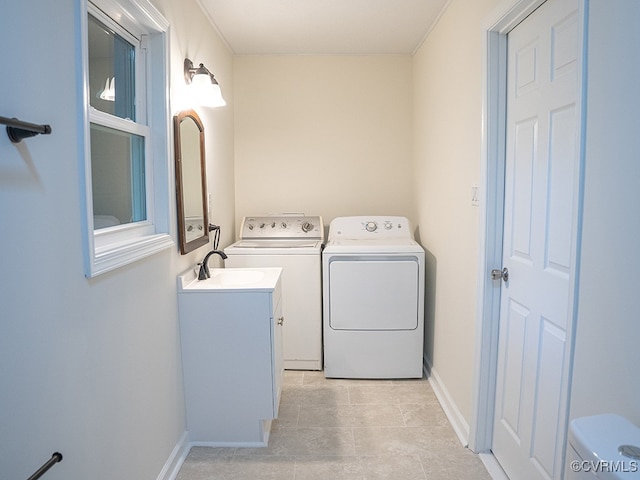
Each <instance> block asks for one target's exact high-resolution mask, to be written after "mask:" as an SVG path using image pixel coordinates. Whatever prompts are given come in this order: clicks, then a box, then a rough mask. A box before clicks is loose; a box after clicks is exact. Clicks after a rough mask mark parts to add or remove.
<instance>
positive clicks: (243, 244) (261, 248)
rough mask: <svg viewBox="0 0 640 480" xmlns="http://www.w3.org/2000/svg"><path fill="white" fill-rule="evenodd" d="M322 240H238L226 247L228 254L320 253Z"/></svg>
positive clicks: (225, 250)
mask: <svg viewBox="0 0 640 480" xmlns="http://www.w3.org/2000/svg"><path fill="white" fill-rule="evenodd" d="M321 249H322V241H320V240H314V239H308V240H282V239H264V240H238V241H237V242H236V243H233V244H231V245H229V246H228V247H226V248H225V249H224V252H225V253H226V254H227V255H305V254H315V255H320V251H321Z"/></svg>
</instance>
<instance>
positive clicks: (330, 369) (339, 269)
mask: <svg viewBox="0 0 640 480" xmlns="http://www.w3.org/2000/svg"><path fill="white" fill-rule="evenodd" d="M322 268H323V270H322V278H323V333H324V371H325V376H326V377H328V378H420V377H422V363H423V361H422V358H423V353H422V352H423V344H424V277H425V274H424V250H423V249H422V247H421V246H420V245H419V244H418V243H417V242H416V241H415V240H414V238H413V234H412V233H411V228H410V224H409V221H408V220H407V219H406V218H405V217H393V216H392V217H380V216H374V217H338V218H335V219H334V220H333V221H332V222H331V224H330V226H329V235H328V240H327V244H326V247H325V249H324V251H323V253H322Z"/></svg>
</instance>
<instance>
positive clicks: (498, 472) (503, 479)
mask: <svg viewBox="0 0 640 480" xmlns="http://www.w3.org/2000/svg"><path fill="white" fill-rule="evenodd" d="M478 457H480V460H482V463H483V464H484V466H485V468H486V469H487V472H489V475H491V478H492V479H493V480H509V477H507V474H506V473H504V470H502V467H501V466H500V464H499V463H498V460H496V457H494V456H493V454H492V453H491V452H489V453H479V454H478Z"/></svg>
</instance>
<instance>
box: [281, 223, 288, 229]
mask: <svg viewBox="0 0 640 480" xmlns="http://www.w3.org/2000/svg"><path fill="white" fill-rule="evenodd" d="M280 226H281V227H282V228H287V227H288V226H289V225H287V222H282V223H281V224H280Z"/></svg>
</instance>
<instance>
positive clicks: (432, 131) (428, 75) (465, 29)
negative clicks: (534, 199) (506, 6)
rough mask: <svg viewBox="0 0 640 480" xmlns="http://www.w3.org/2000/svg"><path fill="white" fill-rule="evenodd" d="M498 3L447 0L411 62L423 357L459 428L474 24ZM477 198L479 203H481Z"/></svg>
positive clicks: (472, 270) (469, 341) (470, 261)
mask: <svg viewBox="0 0 640 480" xmlns="http://www.w3.org/2000/svg"><path fill="white" fill-rule="evenodd" d="M498 3H499V1H498V0H482V1H474V2H468V1H464V0H460V1H453V2H452V3H451V4H450V5H449V8H448V9H447V11H446V12H445V14H444V15H443V16H442V17H441V19H440V21H439V23H438V24H437V26H436V27H435V28H434V29H433V31H432V32H431V34H430V35H429V36H428V38H427V39H426V41H425V42H424V44H423V45H422V47H421V48H420V49H419V50H418V52H417V53H416V55H415V57H414V77H413V82H414V110H415V115H414V125H413V128H414V158H415V159H414V161H415V165H414V169H415V176H414V179H413V182H414V185H413V188H414V190H415V192H416V196H415V204H416V207H417V215H418V227H419V234H420V241H421V243H422V245H423V246H424V247H425V249H426V250H427V296H426V299H427V303H426V305H427V308H426V320H425V325H426V327H425V328H426V332H425V335H426V353H427V355H428V357H429V358H430V359H431V361H432V362H433V371H432V373H433V375H434V378H435V379H436V380H438V381H439V382H441V386H442V387H443V389H444V393H445V395H447V396H448V397H449V398H448V400H449V401H450V402H451V403H452V404H453V405H452V406H453V410H454V411H453V412H452V413H453V414H454V415H458V418H457V420H458V421H459V422H460V424H461V425H459V426H460V427H462V429H463V430H467V432H463V433H468V423H469V421H470V418H471V401H472V388H473V384H472V376H473V368H474V365H473V359H474V354H475V350H474V348H475V335H476V331H475V328H474V324H475V316H476V301H477V285H476V282H477V275H478V244H479V240H478V221H479V208H478V207H475V206H472V204H471V192H472V185H474V184H478V183H479V181H480V163H481V140H482V138H481V133H482V129H481V127H482V123H481V119H482V99H483V91H482V85H483V77H482V76H483V65H482V61H483V50H482V48H483V44H482V33H481V32H482V28H481V27H482V22H483V21H484V20H485V19H486V18H487V16H488V15H490V14H491V13H492V12H493V10H494V8H495V5H496V4H498ZM481 201H482V198H481Z"/></svg>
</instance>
